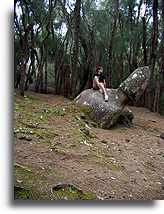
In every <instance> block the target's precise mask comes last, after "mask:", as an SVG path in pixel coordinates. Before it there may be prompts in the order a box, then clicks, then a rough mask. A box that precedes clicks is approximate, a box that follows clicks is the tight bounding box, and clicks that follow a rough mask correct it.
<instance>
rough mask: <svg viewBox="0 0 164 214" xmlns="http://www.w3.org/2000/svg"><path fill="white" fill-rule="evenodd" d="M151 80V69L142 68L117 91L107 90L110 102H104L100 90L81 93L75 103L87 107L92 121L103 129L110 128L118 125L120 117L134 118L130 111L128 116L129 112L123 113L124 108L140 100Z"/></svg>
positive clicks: (87, 90) (88, 90)
mask: <svg viewBox="0 0 164 214" xmlns="http://www.w3.org/2000/svg"><path fill="white" fill-rule="evenodd" d="M149 79H150V69H149V67H148V66H145V67H140V68H137V69H136V70H135V71H134V72H133V73H132V74H130V76H129V77H128V78H127V79H126V80H125V81H123V82H122V83H121V84H120V86H119V87H118V88H117V89H109V88H107V93H108V96H109V100H108V102H105V101H104V98H103V94H101V93H100V92H99V90H93V89H86V90H84V91H83V92H81V93H80V94H79V95H78V96H77V97H76V98H75V102H76V103H77V104H79V105H83V106H87V107H88V109H89V110H90V111H89V112H90V117H91V119H92V120H94V121H95V122H96V123H97V124H98V125H99V126H100V127H101V128H110V127H111V126H113V125H114V124H116V123H117V121H118V120H119V118H120V116H123V117H124V115H129V117H130V118H133V114H132V112H130V111H129V113H128V114H127V110H126V112H124V111H123V110H124V107H125V105H126V104H127V103H128V102H130V101H136V100H137V99H139V97H140V96H141V95H142V94H143V92H144V90H145V88H146V87H147V85H148V81H149ZM123 117H122V118H123Z"/></svg>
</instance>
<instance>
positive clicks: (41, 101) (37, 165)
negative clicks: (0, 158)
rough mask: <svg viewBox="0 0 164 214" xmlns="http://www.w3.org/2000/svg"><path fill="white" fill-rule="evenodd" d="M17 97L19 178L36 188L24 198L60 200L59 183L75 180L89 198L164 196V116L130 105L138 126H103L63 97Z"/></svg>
mask: <svg viewBox="0 0 164 214" xmlns="http://www.w3.org/2000/svg"><path fill="white" fill-rule="evenodd" d="M14 99H15V100H14V103H15V105H14V142H13V143H14V145H13V149H14V155H13V165H14V178H15V179H14V182H15V187H16V188H18V187H20V188H24V189H25V190H29V191H31V195H30V196H29V197H26V195H25V194H24V193H23V194H22V193H21V194H20V195H19V196H17V197H18V198H23V199H28V198H31V199H36V200H39V199H48V200H56V199H60V197H59V196H58V195H56V194H54V192H53V188H54V187H55V186H56V185H58V184H72V185H74V186H75V187H77V188H78V189H80V190H81V191H83V192H84V193H88V198H87V197H86V199H92V197H89V196H90V195H89V193H92V194H94V195H95V196H96V198H97V199H100V200H121V199H123V200H157V199H164V140H163V139H161V138H160V134H161V133H164V117H163V116H160V115H159V114H156V113H152V112H150V111H149V110H148V109H145V108H138V107H129V108H130V110H131V111H132V112H133V113H134V125H133V126H132V127H130V128H127V127H121V126H118V127H114V128H112V129H110V130H103V129H100V128H97V127H96V124H94V123H93V122H92V121H90V120H89V119H88V118H87V117H86V116H85V115H84V113H83V111H81V109H79V108H78V107H77V106H75V105H74V104H73V103H71V102H70V101H69V100H67V99H65V98H63V97H60V96H54V95H43V94H35V93H32V92H30V93H27V95H26V97H25V98H22V97H20V96H18V95H15V97H14ZM62 199H63V198H62ZM64 199H66V200H68V199H70V198H69V197H64Z"/></svg>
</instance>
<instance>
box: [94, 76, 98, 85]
mask: <svg viewBox="0 0 164 214" xmlns="http://www.w3.org/2000/svg"><path fill="white" fill-rule="evenodd" d="M94 81H95V83H96V84H97V85H99V79H98V76H95V77H94Z"/></svg>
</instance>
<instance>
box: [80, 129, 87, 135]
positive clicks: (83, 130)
mask: <svg viewBox="0 0 164 214" xmlns="http://www.w3.org/2000/svg"><path fill="white" fill-rule="evenodd" d="M80 131H81V132H83V133H84V134H85V135H89V130H88V129H87V128H81V129H80Z"/></svg>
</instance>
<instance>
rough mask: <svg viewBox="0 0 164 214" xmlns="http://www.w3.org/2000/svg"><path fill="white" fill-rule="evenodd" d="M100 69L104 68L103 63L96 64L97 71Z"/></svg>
mask: <svg viewBox="0 0 164 214" xmlns="http://www.w3.org/2000/svg"><path fill="white" fill-rule="evenodd" d="M100 69H102V66H101V65H96V73H97V72H98V71H99V70H100Z"/></svg>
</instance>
